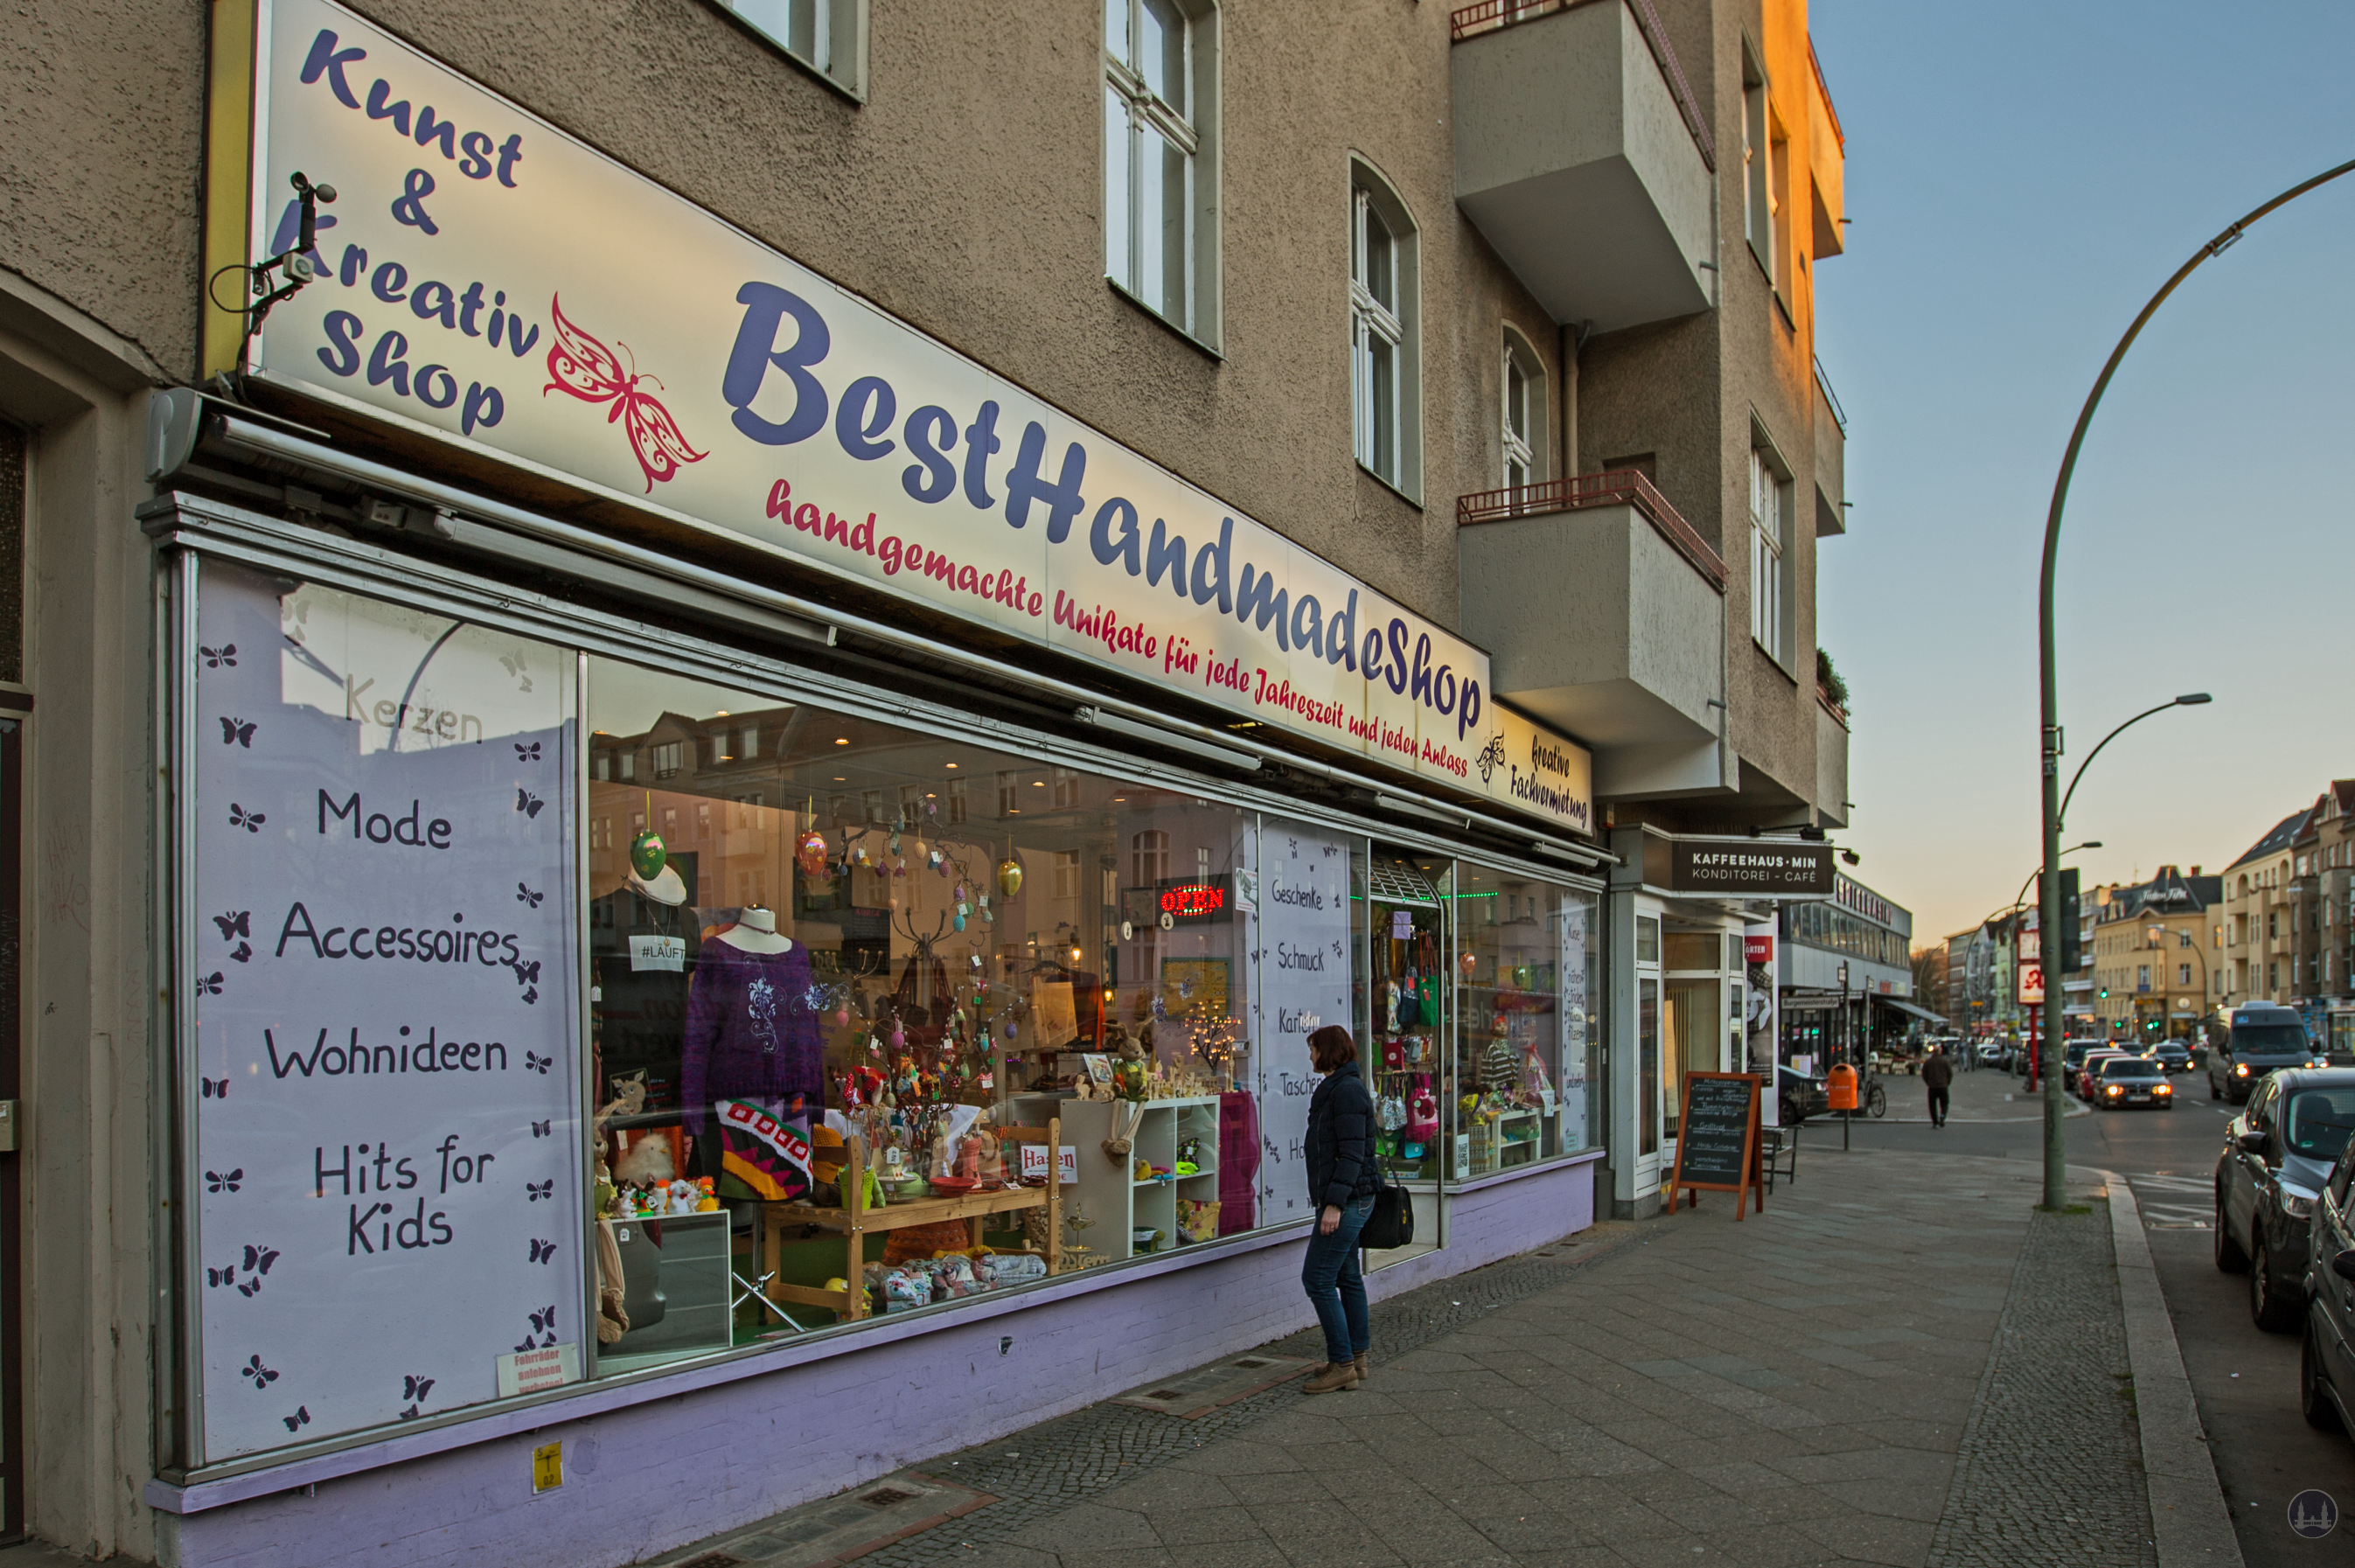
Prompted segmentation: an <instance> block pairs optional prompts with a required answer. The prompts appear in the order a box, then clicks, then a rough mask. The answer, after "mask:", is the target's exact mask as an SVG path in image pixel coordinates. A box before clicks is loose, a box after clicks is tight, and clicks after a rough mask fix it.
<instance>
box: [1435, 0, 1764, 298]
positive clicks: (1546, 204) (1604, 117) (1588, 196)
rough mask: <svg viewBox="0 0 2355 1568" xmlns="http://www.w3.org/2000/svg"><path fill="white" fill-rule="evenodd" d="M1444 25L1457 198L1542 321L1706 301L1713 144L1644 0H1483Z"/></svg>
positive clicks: (1688, 86)
mask: <svg viewBox="0 0 2355 1568" xmlns="http://www.w3.org/2000/svg"><path fill="white" fill-rule="evenodd" d="M1449 30H1450V35H1451V37H1453V39H1454V48H1453V50H1452V58H1451V61H1450V64H1451V68H1452V74H1453V77H1454V89H1455V198H1456V202H1457V204H1458V205H1459V206H1460V207H1462V208H1463V209H1464V212H1465V216H1466V217H1468V218H1469V219H1471V220H1472V222H1473V223H1474V225H1475V226H1476V227H1477V228H1478V229H1480V231H1481V233H1482V234H1484V235H1486V236H1487V240H1488V242H1489V243H1490V244H1492V245H1494V246H1495V247H1496V248H1497V253H1498V254H1499V255H1500V256H1502V257H1503V258H1504V260H1505V262H1506V264H1507V265H1508V266H1510V267H1511V268H1512V269H1513V271H1514V272H1515V273H1516V274H1517V275H1518V276H1519V277H1520V279H1521V281H1522V282H1523V283H1526V284H1527V285H1528V287H1529V292H1530V293H1533V294H1535V295H1536V296H1537V297H1538V299H1539V301H1540V303H1541V304H1544V305H1545V307H1546V308H1547V309H1548V310H1549V311H1550V313H1551V314H1552V315H1553V317H1554V319H1555V320H1557V321H1562V322H1585V321H1592V322H1593V324H1594V325H1595V327H1596V329H1597V330H1600V331H1606V332H1607V331H1611V330H1613V329H1614V328H1618V327H1623V326H1633V325H1638V324H1640V323H1643V322H1647V321H1661V320H1666V319H1668V318H1669V317H1672V316H1678V315H1690V314H1691V313H1693V312H1695V311H1700V310H1705V309H1707V308H1709V305H1710V302H1711V300H1712V298H1713V297H1714V289H1713V287H1712V284H1711V282H1710V279H1709V278H1708V277H1706V276H1704V273H1705V272H1707V267H1706V266H1705V265H1704V264H1705V263H1707V262H1709V261H1710V260H1711V259H1712V251H1713V250H1714V247H1715V231H1714V228H1713V225H1712V219H1711V212H1712V205H1711V204H1712V187H1711V176H1712V173H1713V171H1714V170H1715V168H1716V166H1717V149H1716V144H1715V142H1714V140H1713V139H1712V137H1711V135H1710V129H1709V121H1708V117H1707V116H1706V115H1705V114H1704V113H1703V112H1702V107H1701V102H1700V98H1699V96H1698V95H1697V94H1696V93H1695V92H1694V91H1693V90H1692V85H1691V83H1690V81H1689V80H1688V79H1687V78H1686V76H1685V73H1684V69H1683V67H1682V65H1681V64H1680V63H1679V62H1678V59H1677V55H1676V51H1675V49H1674V48H1671V47H1670V45H1669V43H1668V34H1667V32H1666V30H1665V29H1663V28H1662V27H1661V26H1660V22H1659V17H1658V16H1657V14H1656V13H1655V12H1654V10H1653V8H1652V0H1482V3H1481V4H1479V5H1468V6H1465V7H1464V8H1463V9H1461V10H1459V11H1457V12H1455V14H1454V16H1452V18H1451V20H1450V28H1449Z"/></svg>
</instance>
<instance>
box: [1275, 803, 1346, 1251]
mask: <svg viewBox="0 0 2355 1568" xmlns="http://www.w3.org/2000/svg"><path fill="white" fill-rule="evenodd" d="M1260 889H1261V892H1260V925H1259V950H1260V976H1261V979H1260V987H1261V988H1260V998H1261V1000H1260V1006H1261V1009H1262V1011H1261V1015H1260V1040H1262V1042H1263V1045H1262V1049H1261V1051H1260V1053H1259V1055H1260V1090H1259V1104H1260V1137H1261V1140H1262V1141H1261V1149H1262V1152H1263V1154H1264V1155H1265V1158H1264V1159H1263V1161H1262V1162H1261V1164H1260V1168H1259V1173H1260V1222H1261V1223H1262V1224H1266V1225H1273V1224H1281V1223H1283V1222H1284V1221H1290V1220H1305V1219H1307V1218H1308V1217H1309V1216H1311V1215H1313V1214H1314V1213H1316V1203H1315V1202H1314V1201H1313V1200H1312V1199H1311V1198H1310V1195H1309V1191H1308V1160H1307V1154H1306V1146H1307V1141H1308V1100H1309V1096H1310V1095H1312V1094H1314V1093H1316V1083H1317V1079H1316V1069H1315V1068H1314V1067H1312V1066H1311V1065H1310V1064H1309V1060H1308V1037H1309V1036H1310V1035H1312V1034H1314V1033H1316V1031H1317V1030H1318V1029H1322V1028H1324V1027H1325V1026H1326V1025H1327V1024H1340V1025H1342V1026H1343V1027H1345V1028H1346V1027H1348V1023H1349V843H1348V840H1347V839H1344V838H1340V837H1334V836H1332V835H1330V834H1326V833H1320V832H1316V831H1314V830H1310V829H1306V828H1304V827H1301V826H1299V825H1297V824H1295V823H1290V822H1283V821H1277V820H1274V819H1273V818H1271V819H1270V820H1269V821H1268V823H1267V825H1266V827H1265V829H1264V830H1263V832H1262V833H1261V835H1260ZM1367 1049H1368V1042H1367V1041H1364V1040H1359V1042H1358V1050H1359V1060H1360V1061H1361V1062H1362V1061H1363V1059H1364V1055H1365V1052H1366V1051H1367Z"/></svg>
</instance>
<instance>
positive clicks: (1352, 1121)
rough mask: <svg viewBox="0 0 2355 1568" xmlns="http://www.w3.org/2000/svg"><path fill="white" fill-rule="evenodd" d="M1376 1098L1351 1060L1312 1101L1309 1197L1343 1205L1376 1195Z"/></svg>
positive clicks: (1317, 1201)
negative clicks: (1368, 1090) (1367, 1089)
mask: <svg viewBox="0 0 2355 1568" xmlns="http://www.w3.org/2000/svg"><path fill="white" fill-rule="evenodd" d="M1374 1189H1375V1179H1374V1097H1373V1096H1372V1095H1371V1094H1369V1093H1367V1092H1366V1081H1365V1080H1364V1079H1363V1078H1361V1077H1359V1075H1358V1064H1357V1063H1356V1062H1354V1061H1350V1062H1345V1063H1343V1064H1342V1065H1341V1067H1340V1068H1339V1069H1338V1070H1337V1071H1336V1072H1329V1073H1327V1074H1326V1077H1325V1082H1323V1083H1319V1084H1318V1085H1316V1093H1314V1094H1312V1095H1310V1096H1309V1100H1308V1197H1309V1200H1310V1201H1311V1202H1313V1203H1315V1204H1316V1206H1317V1208H1319V1209H1325V1208H1327V1207H1330V1208H1335V1209H1341V1208H1346V1207H1348V1205H1349V1204H1350V1203H1352V1202H1354V1201H1356V1200H1358V1199H1360V1198H1371V1197H1372V1196H1373V1195H1374Z"/></svg>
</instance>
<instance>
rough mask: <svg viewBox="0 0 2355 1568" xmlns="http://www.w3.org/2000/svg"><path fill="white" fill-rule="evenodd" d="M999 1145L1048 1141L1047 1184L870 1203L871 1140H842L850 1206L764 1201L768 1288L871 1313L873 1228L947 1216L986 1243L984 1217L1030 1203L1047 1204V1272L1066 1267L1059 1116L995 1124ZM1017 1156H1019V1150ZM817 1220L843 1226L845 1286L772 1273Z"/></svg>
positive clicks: (815, 1303)
mask: <svg viewBox="0 0 2355 1568" xmlns="http://www.w3.org/2000/svg"><path fill="white" fill-rule="evenodd" d="M996 1135H997V1139H998V1142H999V1143H1000V1145H1002V1146H1003V1145H1018V1144H1026V1143H1043V1144H1045V1145H1046V1146H1047V1169H1048V1171H1049V1173H1050V1180H1049V1181H1048V1183H1047V1185H1045V1186H1043V1187H1002V1188H999V1189H996V1190H995V1191H989V1192H959V1193H954V1194H951V1195H948V1196H945V1197H940V1198H918V1199H914V1200H911V1201H908V1202H904V1203H887V1204H885V1205H883V1206H881V1207H879V1208H870V1207H868V1203H867V1144H866V1140H865V1139H863V1138H858V1137H850V1138H845V1139H844V1140H843V1146H844V1148H845V1150H846V1152H847V1156H848V1158H847V1163H846V1165H845V1166H844V1176H845V1178H846V1179H847V1183H848V1187H849V1190H850V1192H851V1193H852V1195H853V1202H852V1204H851V1206H850V1207H849V1208H847V1209H843V1208H831V1209H822V1208H816V1207H810V1208H804V1207H803V1206H802V1205H800V1204H798V1203H764V1204H762V1206H761V1243H760V1244H761V1257H762V1267H763V1269H764V1270H765V1271H766V1272H768V1273H769V1274H770V1275H772V1276H773V1275H775V1274H776V1273H777V1271H778V1270H779V1268H780V1266H781V1264H782V1262H783V1253H784V1233H785V1232H786V1231H787V1230H789V1229H793V1228H794V1227H797V1226H804V1225H815V1226H818V1227H819V1228H821V1229H823V1230H827V1231H839V1232H842V1235H843V1239H844V1243H845V1244H846V1247H847V1253H848V1255H847V1259H846V1260H845V1266H844V1269H843V1273H842V1278H843V1282H844V1284H845V1285H847V1287H848V1288H847V1289H844V1290H826V1289H822V1288H819V1287H816V1286H814V1285H786V1284H784V1283H783V1281H781V1280H778V1279H776V1278H774V1277H772V1278H771V1279H770V1281H769V1285H768V1294H769V1296H770V1298H771V1299H772V1300H775V1301H792V1302H798V1303H800V1304H801V1305H803V1306H805V1307H828V1308H831V1309H832V1310H833V1312H834V1313H835V1315H836V1316H837V1317H842V1318H846V1319H850V1320H856V1319H858V1318H861V1317H866V1316H868V1312H867V1283H866V1280H865V1278H864V1277H863V1276H864V1275H865V1274H866V1271H867V1237H868V1234H870V1233H872V1232H888V1231H900V1230H905V1229H907V1228H908V1227H910V1226H911V1225H937V1224H940V1223H942V1222H943V1221H952V1220H963V1221H967V1222H968V1224H969V1225H970V1227H971V1229H970V1232H969V1233H970V1234H971V1236H972V1238H973V1244H974V1245H975V1246H976V1247H977V1246H980V1245H981V1244H982V1239H981V1233H982V1221H984V1220H985V1219H986V1218H987V1217H988V1216H990V1215H992V1214H1011V1213H1016V1212H1018V1211H1022V1210H1025V1209H1041V1208H1043V1209H1045V1210H1046V1211H1047V1272H1048V1274H1049V1275H1056V1274H1060V1273H1061V1272H1062V1262H1063V1235H1062V1232H1063V1202H1062V1193H1061V1191H1060V1189H1058V1188H1057V1186H1056V1185H1055V1183H1054V1181H1053V1180H1052V1179H1051V1177H1052V1175H1053V1173H1054V1171H1055V1169H1056V1165H1057V1161H1056V1157H1055V1148H1056V1145H1057V1142H1058V1140H1060V1137H1061V1136H1062V1123H1061V1121H1060V1119H1056V1120H1052V1121H1050V1122H1049V1123H1048V1124H1047V1125H1045V1126H1043V1127H999V1128H996ZM1016 1158H1019V1155H1018V1154H1017V1155H1016Z"/></svg>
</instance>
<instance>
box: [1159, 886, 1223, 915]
mask: <svg viewBox="0 0 2355 1568" xmlns="http://www.w3.org/2000/svg"><path fill="white" fill-rule="evenodd" d="M1160 902H1161V912H1162V913H1163V914H1166V915H1167V916H1169V917H1170V918H1171V919H1172V920H1175V921H1176V922H1177V923H1178V924H1180V925H1184V924H1188V923H1199V922H1202V921H1210V920H1224V919H1226V918H1227V917H1228V909H1227V890H1226V889H1225V888H1224V887H1222V886H1220V884H1219V883H1217V882H1172V883H1165V884H1163V886H1162V888H1161V900H1160Z"/></svg>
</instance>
